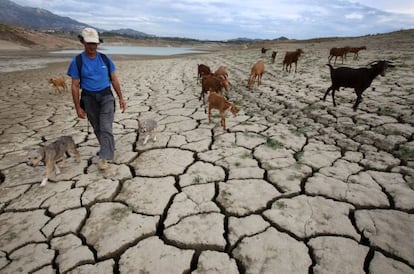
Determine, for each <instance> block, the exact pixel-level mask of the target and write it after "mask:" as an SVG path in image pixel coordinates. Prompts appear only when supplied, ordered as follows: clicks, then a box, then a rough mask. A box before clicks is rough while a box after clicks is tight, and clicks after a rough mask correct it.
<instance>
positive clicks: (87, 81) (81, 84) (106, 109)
mask: <svg viewBox="0 0 414 274" xmlns="http://www.w3.org/2000/svg"><path fill="white" fill-rule="evenodd" d="M79 39H80V42H81V43H82V44H83V46H84V48H85V49H84V51H83V52H82V53H81V54H80V55H78V56H76V57H74V58H73V59H72V62H71V63H70V65H69V68H68V72H67V74H68V75H69V76H70V77H71V78H72V98H73V102H74V104H75V109H76V113H77V115H78V117H79V118H81V119H85V118H86V116H87V118H88V120H89V122H90V123H91V125H92V127H93V130H94V133H95V135H96V137H97V139H98V141H99V146H100V148H99V160H98V167H99V169H101V170H104V169H107V168H108V161H110V160H113V158H114V151H115V140H114V135H113V130H112V127H113V121H114V113H115V98H114V96H113V93H112V90H111V85H112V87H113V88H114V90H115V92H116V94H117V97H118V100H119V106H120V108H121V109H122V111H125V109H126V101H125V100H124V98H123V97H122V91H121V86H120V84H119V81H118V78H117V76H116V74H115V65H114V63H113V62H112V60H111V59H110V58H109V57H107V56H106V55H104V54H102V53H100V52H98V51H97V48H98V45H99V43H101V42H102V40H101V39H100V38H99V35H98V32H97V31H96V30H95V29H93V28H85V29H83V30H82V32H81V34H80V35H79ZM80 89H82V93H81V94H80ZM80 97H81V98H80Z"/></svg>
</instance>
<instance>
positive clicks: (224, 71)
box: [214, 66, 229, 79]
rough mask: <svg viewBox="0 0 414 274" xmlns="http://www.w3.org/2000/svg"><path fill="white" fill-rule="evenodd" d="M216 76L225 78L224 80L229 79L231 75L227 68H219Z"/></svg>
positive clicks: (215, 73)
mask: <svg viewBox="0 0 414 274" xmlns="http://www.w3.org/2000/svg"><path fill="white" fill-rule="evenodd" d="M214 75H216V76H223V77H224V78H226V79H229V74H228V73H227V69H226V67H225V66H219V67H218V68H217V69H216V71H215V72H214Z"/></svg>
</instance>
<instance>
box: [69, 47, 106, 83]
mask: <svg viewBox="0 0 414 274" xmlns="http://www.w3.org/2000/svg"><path fill="white" fill-rule="evenodd" d="M99 54H100V55H101V57H102V60H103V61H104V63H105V65H106V67H107V68H108V77H109V81H111V82H112V79H111V68H110V65H109V59H108V56H106V55H105V54H103V53H99ZM82 64H83V63H82V54H78V55H76V66H77V67H78V73H79V87H80V88H81V86H80V83H81V82H82Z"/></svg>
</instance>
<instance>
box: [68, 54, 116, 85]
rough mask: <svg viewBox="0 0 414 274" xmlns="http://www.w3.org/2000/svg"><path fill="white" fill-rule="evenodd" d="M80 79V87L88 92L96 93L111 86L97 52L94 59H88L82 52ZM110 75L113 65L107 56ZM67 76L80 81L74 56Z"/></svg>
mask: <svg viewBox="0 0 414 274" xmlns="http://www.w3.org/2000/svg"><path fill="white" fill-rule="evenodd" d="M81 56H82V79H81V83H80V85H81V87H82V89H85V90H87V91H89V92H98V91H101V90H103V89H105V88H107V87H109V86H110V85H111V81H110V79H109V75H108V68H107V67H106V64H105V62H104V61H103V60H102V57H101V55H100V53H99V52H97V53H96V56H95V58H89V57H88V56H86V55H85V52H82V54H81ZM108 60H109V66H110V70H109V71H110V73H112V72H114V71H115V65H114V63H113V62H112V59H111V58H110V57H109V56H108ZM67 75H68V76H70V77H71V78H74V79H80V78H81V77H80V75H79V72H78V67H77V65H76V56H75V57H74V58H73V59H72V62H71V63H70V65H69V68H68V72H67Z"/></svg>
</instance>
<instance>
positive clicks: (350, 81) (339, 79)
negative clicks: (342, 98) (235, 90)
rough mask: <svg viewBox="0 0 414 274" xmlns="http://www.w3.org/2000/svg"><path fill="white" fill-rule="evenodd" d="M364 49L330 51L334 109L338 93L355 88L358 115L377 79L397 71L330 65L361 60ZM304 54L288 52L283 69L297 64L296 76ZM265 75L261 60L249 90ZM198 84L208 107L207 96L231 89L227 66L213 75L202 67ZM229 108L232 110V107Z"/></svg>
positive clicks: (384, 64)
mask: <svg viewBox="0 0 414 274" xmlns="http://www.w3.org/2000/svg"><path fill="white" fill-rule="evenodd" d="M364 49H366V47H365V46H362V47H348V46H347V47H341V48H336V47H335V48H331V49H330V51H329V57H328V64H327V66H329V69H330V75H331V81H332V84H331V86H330V87H329V88H328V89H327V90H326V92H325V95H324V96H323V98H322V100H323V101H325V99H326V96H327V95H328V94H329V92H330V91H331V95H332V102H333V105H334V106H336V102H335V91H339V88H341V87H344V88H353V89H354V90H355V93H356V95H357V98H356V101H355V103H354V105H353V110H354V111H356V110H357V108H358V105H359V104H360V103H361V101H362V93H363V92H364V91H365V90H366V89H367V88H368V87H369V86H370V85H371V83H372V81H373V80H374V79H375V77H377V76H378V75H381V76H385V72H386V70H387V68H388V67H394V65H392V63H391V62H390V61H387V60H378V61H374V62H371V63H370V64H368V66H367V67H361V68H350V67H337V68H334V67H333V66H332V65H331V64H330V63H331V61H332V59H333V58H334V57H335V60H334V64H335V63H336V60H337V58H338V57H340V58H341V59H342V63H343V61H344V58H345V59H346V55H347V54H348V53H353V54H354V56H353V58H354V59H357V58H358V53H359V51H360V50H364ZM268 50H269V49H266V48H261V53H262V56H264V55H265V54H266V52H267V51H268ZM302 53H304V51H303V50H302V49H297V50H295V51H287V52H286V53H285V57H284V59H283V67H282V69H283V70H286V71H287V72H289V73H290V72H291V68H292V64H295V73H296V68H297V62H298V60H299V57H300V55H301V54H302ZM276 54H277V52H276V51H273V52H272V55H271V63H272V64H273V63H274V62H275V58H276ZM264 71H265V64H264V61H263V60H262V59H260V60H259V61H257V62H256V63H255V64H254V65H253V67H252V68H251V72H250V76H249V79H248V83H247V87H248V88H249V89H251V88H252V86H253V85H254V83H255V82H256V81H257V85H258V86H259V85H260V84H261V80H262V76H263V73H264ZM198 81H201V87H202V88H201V94H200V100H201V99H203V103H204V97H205V94H208V93H209V92H215V93H217V94H221V95H222V92H223V88H224V89H225V90H226V91H228V89H229V82H228V73H227V71H226V68H225V67H224V66H220V67H219V68H218V69H217V70H216V71H214V72H213V71H212V70H211V69H210V67H208V66H207V65H205V64H199V65H198V71H197V82H198ZM223 100H225V99H224V97H223ZM226 106H228V104H227V105H226ZM223 111H225V110H220V113H222V112H223Z"/></svg>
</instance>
